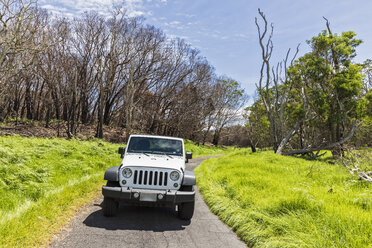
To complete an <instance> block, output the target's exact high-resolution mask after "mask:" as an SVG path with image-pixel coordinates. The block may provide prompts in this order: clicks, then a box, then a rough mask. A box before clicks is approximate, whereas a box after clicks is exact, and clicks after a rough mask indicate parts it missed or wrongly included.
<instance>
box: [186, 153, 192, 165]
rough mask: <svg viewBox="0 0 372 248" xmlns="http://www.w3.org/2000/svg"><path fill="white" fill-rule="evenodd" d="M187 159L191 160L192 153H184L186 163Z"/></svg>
mask: <svg viewBox="0 0 372 248" xmlns="http://www.w3.org/2000/svg"><path fill="white" fill-rule="evenodd" d="M189 159H192V152H186V163H188V162H189Z"/></svg>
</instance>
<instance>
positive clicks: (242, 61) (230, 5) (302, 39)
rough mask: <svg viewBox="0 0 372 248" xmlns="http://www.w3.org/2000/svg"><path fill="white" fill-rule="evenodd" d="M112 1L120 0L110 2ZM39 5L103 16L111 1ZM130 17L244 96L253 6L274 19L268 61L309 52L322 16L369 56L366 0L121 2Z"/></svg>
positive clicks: (251, 66)
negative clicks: (203, 62)
mask: <svg viewBox="0 0 372 248" xmlns="http://www.w3.org/2000/svg"><path fill="white" fill-rule="evenodd" d="M114 2H115V3H120V2H123V1H119V0H114ZM38 3H39V6H41V7H43V8H46V9H49V10H50V11H52V12H55V13H59V14H64V15H67V16H70V17H73V16H79V15H80V14H81V13H83V12H84V11H89V10H96V11H98V12H100V13H101V14H103V15H105V14H108V12H109V8H110V6H111V5H112V3H113V0H65V1H55V0H39V2H38ZM124 5H125V6H126V8H127V12H128V14H129V15H130V16H143V17H144V18H146V22H147V23H148V24H151V25H154V26H156V27H158V28H161V29H162V30H163V31H164V32H165V33H166V34H167V35H168V36H169V37H180V38H183V39H185V40H186V41H187V42H188V43H190V44H191V45H192V46H193V47H195V48H197V49H199V50H200V53H201V55H202V56H204V57H206V58H207V59H208V60H209V62H210V63H211V64H212V65H213V66H214V67H215V68H216V73H217V74H219V75H226V76H229V77H232V78H233V79H235V80H237V81H238V82H240V84H241V85H242V87H243V88H245V91H246V93H247V94H248V95H253V94H254V92H255V83H256V81H257V79H258V77H259V68H260V62H261V60H260V48H259V45H258V40H257V30H256V26H255V23H254V18H255V17H256V16H258V13H257V9H258V8H261V10H262V11H264V13H265V15H266V17H267V19H268V21H269V22H273V23H274V37H273V42H274V52H273V58H272V63H274V62H278V61H280V60H281V59H283V58H284V56H285V54H286V52H287V49H288V48H292V50H295V48H296V46H297V44H298V43H301V46H300V52H299V55H302V54H304V53H305V52H307V51H309V47H308V45H307V44H306V40H308V39H310V38H311V37H313V36H315V35H317V34H318V33H319V32H320V31H321V30H323V29H325V21H324V20H323V18H322V17H323V16H325V17H327V18H328V20H329V21H330V22H331V28H332V30H333V32H335V33H341V32H343V31H349V30H353V31H355V32H356V33H357V34H358V36H357V37H358V38H360V39H362V40H363V41H364V43H363V44H362V45H360V46H359V48H358V50H357V53H358V56H357V57H356V59H355V60H356V62H362V61H364V60H365V59H367V58H372V49H371V48H372V32H371V31H372V29H371V27H372V15H371V14H372V1H370V0H354V1H345V0H313V1H309V0H296V1H294V0H291V1H290V0H271V1H269V0H261V1H259V0H251V1H248V0H225V1H222V0H215V1H213V0H124Z"/></svg>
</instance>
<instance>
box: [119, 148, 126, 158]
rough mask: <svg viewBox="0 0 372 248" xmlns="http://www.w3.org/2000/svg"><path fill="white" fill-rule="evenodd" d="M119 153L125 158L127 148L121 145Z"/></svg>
mask: <svg viewBox="0 0 372 248" xmlns="http://www.w3.org/2000/svg"><path fill="white" fill-rule="evenodd" d="M118 153H119V154H120V155H121V156H120V157H121V158H124V153H125V149H124V147H119V151H118Z"/></svg>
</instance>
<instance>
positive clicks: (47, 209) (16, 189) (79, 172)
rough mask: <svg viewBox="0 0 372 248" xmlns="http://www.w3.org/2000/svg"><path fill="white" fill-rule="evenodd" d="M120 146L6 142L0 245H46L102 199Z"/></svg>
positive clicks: (1, 156) (2, 146)
mask: <svg viewBox="0 0 372 248" xmlns="http://www.w3.org/2000/svg"><path fill="white" fill-rule="evenodd" d="M117 147H118V145H116V144H110V143H107V142H103V141H100V140H93V141H79V140H65V139H56V138H54V139H42V138H23V137H19V136H6V137H0V244H1V246H9V247H26V246H27V247H30V246H36V247H38V246H41V245H45V244H46V243H47V242H48V240H50V239H51V237H52V236H53V234H54V233H56V232H58V231H59V229H60V228H61V227H62V226H63V225H65V224H67V223H68V221H69V220H70V218H71V217H72V216H73V215H74V213H75V211H76V210H77V209H79V207H81V206H83V205H84V204H86V203H88V202H90V201H91V199H92V198H93V197H96V196H97V194H98V192H99V190H100V187H101V186H102V184H103V183H104V181H103V173H104V171H105V170H106V168H108V167H110V166H114V165H117V164H119V163H120V156H118V154H116V150H117Z"/></svg>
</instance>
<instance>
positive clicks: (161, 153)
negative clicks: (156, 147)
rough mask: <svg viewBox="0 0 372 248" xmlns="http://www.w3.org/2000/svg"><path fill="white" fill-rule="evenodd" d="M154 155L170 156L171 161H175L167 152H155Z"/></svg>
mask: <svg viewBox="0 0 372 248" xmlns="http://www.w3.org/2000/svg"><path fill="white" fill-rule="evenodd" d="M153 154H160V155H165V156H168V157H170V158H171V159H173V157H172V156H171V155H169V154H167V153H165V152H153Z"/></svg>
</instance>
